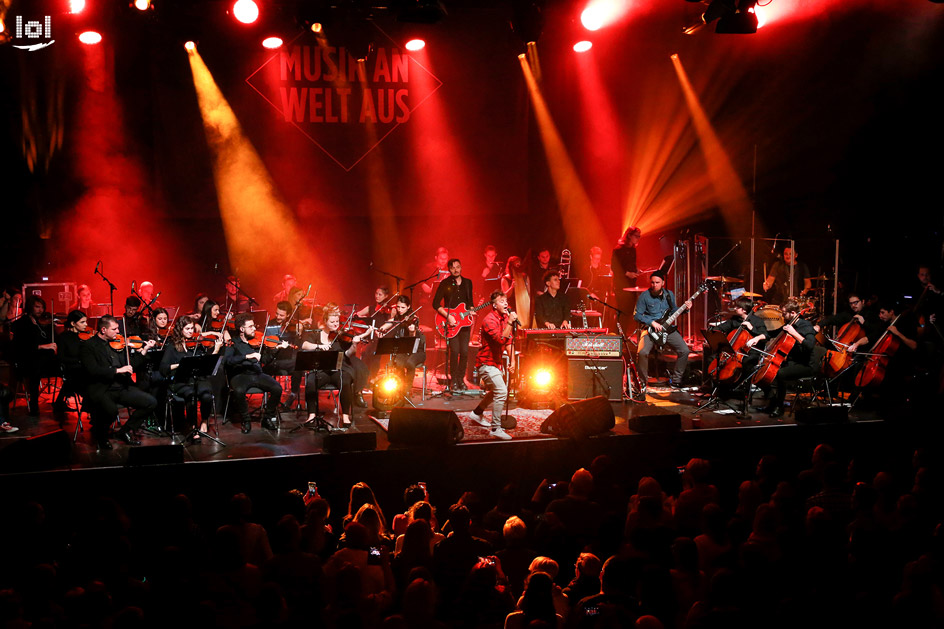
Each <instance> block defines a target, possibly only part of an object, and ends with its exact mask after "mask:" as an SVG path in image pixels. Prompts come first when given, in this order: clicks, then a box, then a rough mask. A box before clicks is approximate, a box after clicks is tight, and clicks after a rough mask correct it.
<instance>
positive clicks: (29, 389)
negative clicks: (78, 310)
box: [12, 295, 59, 416]
mask: <svg viewBox="0 0 944 629" xmlns="http://www.w3.org/2000/svg"><path fill="white" fill-rule="evenodd" d="M45 314H46V302H45V301H43V298H42V297H40V296H38V295H30V296H29V297H27V298H26V302H25V304H24V307H23V315H22V316H21V317H20V318H19V319H17V320H16V321H14V322H13V326H12V332H13V356H14V358H15V359H16V366H17V370H18V371H19V373H20V374H22V375H23V376H25V378H26V393H27V394H28V402H27V406H28V407H29V414H30V415H33V416H37V415H39V384H40V380H41V379H42V377H43V376H44V375H46V376H49V375H58V373H59V367H58V364H57V361H56V351H57V349H58V347H57V346H56V343H55V342H54V339H53V330H52V325H53V321H52V318H51V317H49V316H46V317H45V318H44V316H43V315H45Z"/></svg>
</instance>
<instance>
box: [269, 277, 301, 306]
mask: <svg viewBox="0 0 944 629" xmlns="http://www.w3.org/2000/svg"><path fill="white" fill-rule="evenodd" d="M296 284H298V280H297V279H295V276H294V275H292V274H291V273H286V274H285V275H283V276H282V290H280V291H279V292H277V293H276V294H275V299H274V301H275V302H276V303H278V302H280V301H288V299H289V297H290V296H291V294H292V292H293V289H294V288H295V285H296Z"/></svg>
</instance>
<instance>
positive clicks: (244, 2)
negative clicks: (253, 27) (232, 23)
mask: <svg viewBox="0 0 944 629" xmlns="http://www.w3.org/2000/svg"><path fill="white" fill-rule="evenodd" d="M233 17H235V18H236V19H237V20H239V21H240V22H242V23H243V24H252V23H253V22H255V21H256V20H257V19H259V5H258V4H256V3H255V2H253V0H236V2H235V3H234V4H233Z"/></svg>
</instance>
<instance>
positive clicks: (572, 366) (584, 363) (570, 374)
mask: <svg viewBox="0 0 944 629" xmlns="http://www.w3.org/2000/svg"><path fill="white" fill-rule="evenodd" d="M599 395H602V396H603V397H604V398H606V399H607V400H610V401H613V402H619V401H620V400H622V399H623V361H622V359H619V358H616V359H614V358H597V359H596V360H587V359H585V358H571V359H569V360H568V361H567V399H568V400H586V399H588V398H592V397H596V396H599Z"/></svg>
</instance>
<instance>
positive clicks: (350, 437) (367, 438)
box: [324, 432, 377, 454]
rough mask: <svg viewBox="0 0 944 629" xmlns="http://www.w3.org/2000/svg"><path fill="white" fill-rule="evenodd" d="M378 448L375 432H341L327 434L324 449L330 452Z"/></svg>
mask: <svg viewBox="0 0 944 629" xmlns="http://www.w3.org/2000/svg"><path fill="white" fill-rule="evenodd" d="M376 449H377V433H375V432H339V433H332V434H329V435H325V438H324V451H325V452H327V453H328V454H340V453H341V452H365V451H369V450H376Z"/></svg>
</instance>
